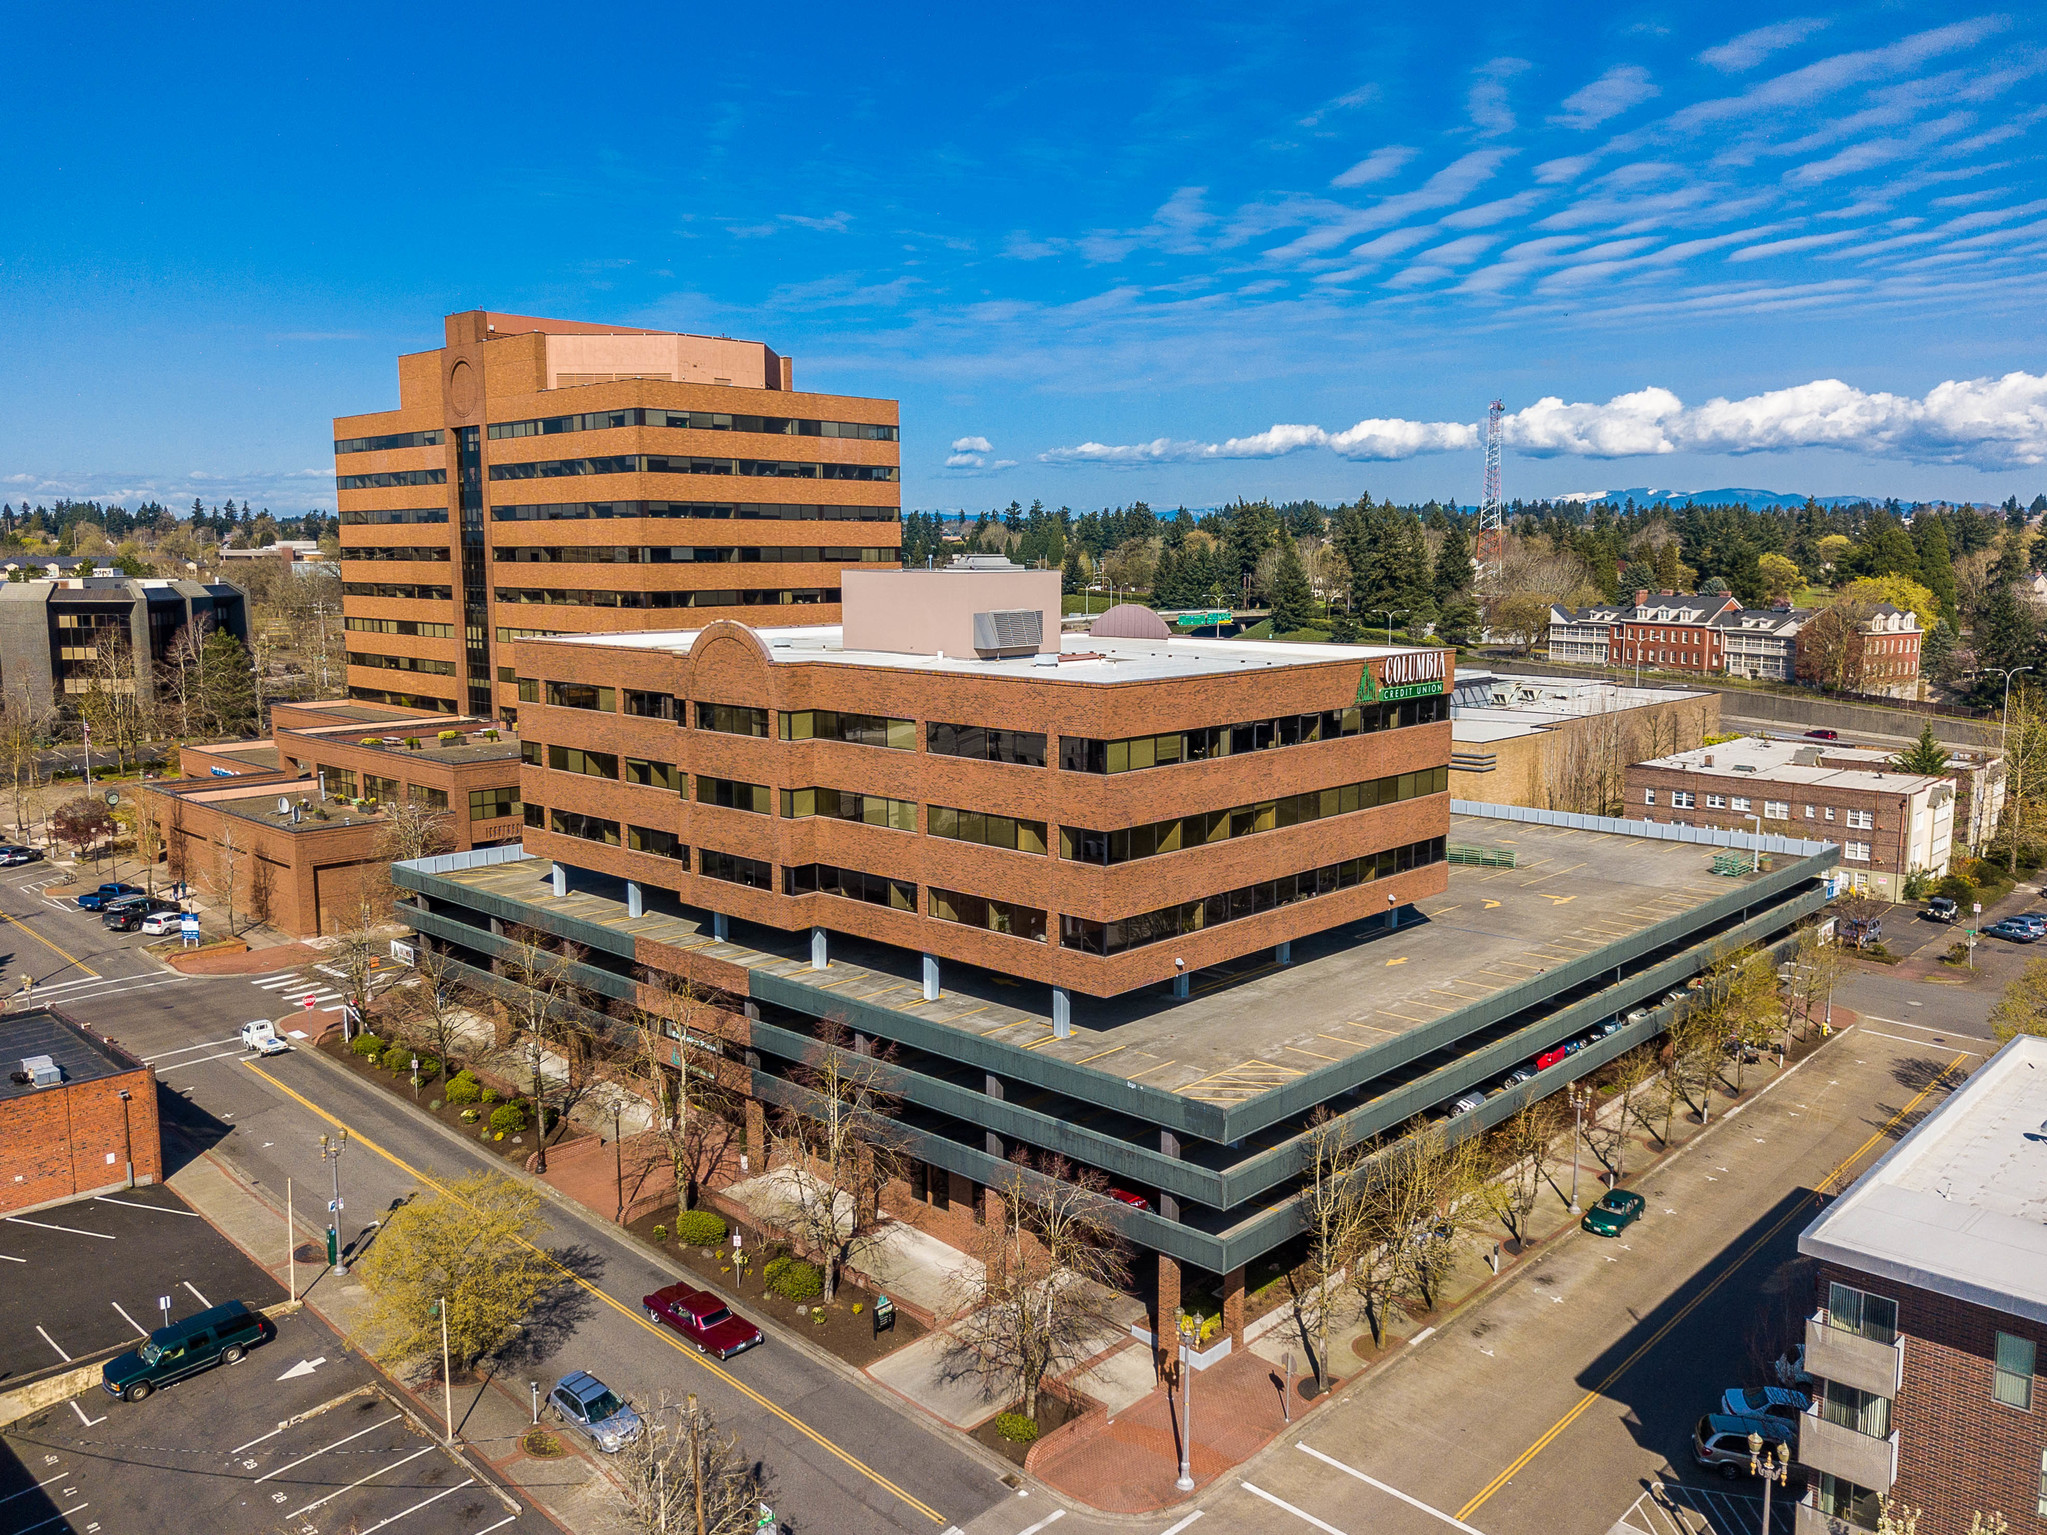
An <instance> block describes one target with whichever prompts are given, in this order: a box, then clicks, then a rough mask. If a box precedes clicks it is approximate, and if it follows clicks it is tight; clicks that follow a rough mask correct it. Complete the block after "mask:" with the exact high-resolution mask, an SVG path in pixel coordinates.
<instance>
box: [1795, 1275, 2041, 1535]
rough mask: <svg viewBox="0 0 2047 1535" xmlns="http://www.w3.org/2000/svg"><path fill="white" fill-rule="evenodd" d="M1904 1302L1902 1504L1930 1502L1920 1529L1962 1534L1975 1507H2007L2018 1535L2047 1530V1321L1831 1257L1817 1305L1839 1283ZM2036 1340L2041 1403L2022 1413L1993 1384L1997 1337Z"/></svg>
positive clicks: (1895, 1414) (1896, 1410) (1899, 1417)
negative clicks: (2046, 1374)
mask: <svg viewBox="0 0 2047 1535" xmlns="http://www.w3.org/2000/svg"><path fill="white" fill-rule="evenodd" d="M1835 1282H1838V1283H1841V1284H1845V1285H1850V1286H1852V1287H1853V1288H1855V1289H1858V1290H1863V1291H1867V1292H1868V1293H1870V1294H1872V1295H1881V1296H1885V1297H1888V1298H1890V1299H1893V1300H1895V1301H1896V1302H1897V1303H1898V1334H1899V1336H1900V1337H1901V1338H1903V1339H1904V1380H1903V1384H1902V1385H1901V1386H1900V1387H1899V1388H1898V1394H1897V1397H1896V1398H1895V1399H1894V1401H1893V1404H1892V1411H1891V1426H1892V1428H1893V1429H1895V1430H1896V1431H1897V1434H1898V1480H1897V1484H1896V1486H1895V1487H1894V1488H1893V1489H1892V1492H1891V1497H1892V1499H1893V1500H1894V1501H1895V1502H1900V1503H1905V1504H1908V1505H1910V1506H1911V1507H1913V1508H1917V1509H1923V1510H1924V1512H1923V1514H1922V1515H1921V1519H1920V1526H1921V1528H1922V1529H1931V1530H1942V1531H1946V1530H1956V1531H1962V1530H1967V1529H1968V1528H1969V1519H1970V1516H1971V1515H1972V1514H1974V1513H1978V1512H1980V1513H1984V1514H1988V1513H1990V1512H1991V1511H1992V1510H1996V1511H1999V1512H2001V1513H2003V1515H2004V1516H2005V1518H2006V1519H2008V1520H2009V1521H2010V1522H2011V1528H2012V1532H2013V1535H2047V1515H2043V1514H2042V1513H2041V1512H2040V1504H2041V1502H2042V1498H2043V1483H2042V1477H2043V1475H2047V1463H2043V1461H2042V1459H2041V1457H2042V1456H2043V1455H2047V1378H2043V1377H2042V1376H2041V1375H2040V1374H2039V1373H2038V1372H2039V1370H2040V1369H2041V1368H2042V1367H2043V1366H2047V1325H2042V1324H2041V1323H2039V1322H2035V1321H2032V1320H2030V1319H2028V1318H2025V1317H2019V1316H2014V1315H2011V1314H2009V1313H2006V1312H2001V1311H1993V1310H1990V1309H1989V1308H1988V1307H1985V1306H1978V1305H1973V1304H1971V1303H1969V1302H1967V1301H1963V1300H1957V1299H1954V1298H1952V1297H1950V1296H1946V1295H1940V1294H1936V1293H1934V1292H1932V1291H1928V1290H1921V1289H1917V1288H1915V1287H1913V1286H1910V1285H1901V1284H1898V1283H1896V1282H1895V1281H1892V1280H1889V1279H1880V1278H1875V1277H1872V1276H1870V1275H1868V1274H1864V1273H1861V1272H1860V1271H1858V1270H1855V1269H1851V1268H1845V1267H1842V1266H1840V1265H1838V1264H1833V1263H1822V1264H1821V1265H1820V1268H1819V1277H1818V1283H1817V1286H1816V1290H1815V1301H1814V1309H1815V1311H1817V1312H1824V1311H1825V1309H1826V1304H1827V1288H1828V1286H1829V1284H1831V1283H1835ZM2000 1332H2003V1333H2011V1334H2014V1335H2016V1336H2019V1337H2024V1338H2028V1339H2031V1340H2032V1342H2033V1344H2034V1347H2035V1350H2036V1362H2035V1365H2034V1370H2035V1372H2036V1373H2035V1375H2034V1379H2033V1403H2032V1408H2031V1410H2030V1411H2024V1412H2022V1411H2020V1410H2019V1409H2018V1408H2015V1407H2008V1406H2006V1405H2004V1404H2003V1403H2002V1402H1999V1401H1998V1400H1997V1399H1996V1398H1995V1396H1994V1395H1993V1394H1992V1391H1991V1383H1992V1374H1993V1361H1994V1359H1995V1357H1996V1354H1995V1348H1996V1335H1997V1334H1998V1333H2000Z"/></svg>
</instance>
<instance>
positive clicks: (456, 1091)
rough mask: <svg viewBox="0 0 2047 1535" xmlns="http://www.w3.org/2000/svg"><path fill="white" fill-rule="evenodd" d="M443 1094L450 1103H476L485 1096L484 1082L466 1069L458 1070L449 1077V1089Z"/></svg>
mask: <svg viewBox="0 0 2047 1535" xmlns="http://www.w3.org/2000/svg"><path fill="white" fill-rule="evenodd" d="M443 1096H445V1097H446V1098H447V1100H448V1102H450V1103H458V1104H466V1103H475V1102H477V1101H478V1100H480V1099H481V1098H482V1097H483V1084H482V1083H481V1082H479V1081H477V1080H476V1078H475V1077H473V1076H471V1075H470V1074H469V1073H468V1072H467V1071H466V1070H464V1071H458V1072H456V1073H455V1075H454V1076H452V1077H450V1078H449V1079H448V1090H447V1092H446V1093H445V1094H444V1095H443Z"/></svg>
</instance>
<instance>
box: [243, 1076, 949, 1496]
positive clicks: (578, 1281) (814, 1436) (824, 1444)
mask: <svg viewBox="0 0 2047 1535" xmlns="http://www.w3.org/2000/svg"><path fill="white" fill-rule="evenodd" d="M242 1064H243V1065H244V1066H246V1067H248V1068H249V1070H251V1071H253V1072H255V1073H256V1075H257V1076H259V1077H261V1078H262V1079H263V1080H264V1081H266V1082H268V1083H269V1084H270V1085H271V1086H272V1087H274V1088H276V1089H277V1090H278V1091H279V1092H281V1093H283V1094H284V1095H285V1096H286V1097H287V1098H290V1099H292V1100H293V1101H295V1102H297V1103H299V1104H301V1105H302V1106H304V1107H305V1108H307V1109H310V1110H311V1111H312V1112H313V1113H315V1114H317V1115H318V1116H319V1117H320V1118H322V1119H324V1120H326V1121H327V1123H329V1124H330V1125H333V1126H335V1127H336V1128H337V1129H341V1130H347V1131H348V1133H349V1135H350V1136H351V1137H352V1138H353V1139H354V1140H356V1141H357V1142H358V1143H360V1144H361V1145H364V1146H367V1147H368V1148H369V1149H370V1150H371V1151H374V1152H375V1153H376V1154H377V1155H378V1156H380V1157H382V1158H383V1159H384V1160H385V1161H387V1162H389V1163H390V1164H391V1165H392V1166H393V1167H396V1168H398V1169H399V1170H400V1171H401V1172H403V1173H405V1175H406V1176H407V1177H410V1178H416V1179H418V1180H419V1181H420V1182H421V1183H423V1184H425V1185H426V1186H427V1187H428V1188H430V1189H432V1190H433V1191H434V1192H435V1193H437V1194H439V1195H441V1196H442V1197H443V1198H448V1197H450V1196H449V1194H448V1191H447V1189H446V1188H444V1187H443V1186H442V1185H441V1184H439V1183H438V1182H436V1181H435V1180H434V1179H433V1178H431V1177H429V1176H428V1175H427V1174H425V1173H423V1172H421V1171H420V1170H419V1169H418V1168H416V1167H414V1166H412V1165H411V1164H410V1163H409V1162H407V1161H405V1160H404V1159H403V1158H402V1157H398V1156H395V1155H393V1154H392V1153H391V1152H388V1151H386V1150H385V1149H384V1148H383V1147H382V1146H379V1145H378V1144H377V1143H376V1142H375V1141H373V1140H371V1139H370V1138H369V1137H368V1136H366V1135H364V1134H363V1133H362V1132H361V1131H359V1130H355V1129H352V1128H351V1127H350V1126H348V1125H346V1124H344V1123H343V1122H342V1121H341V1120H339V1119H337V1118H335V1117H334V1116H333V1115H332V1114H330V1113H328V1112H327V1111H326V1110H325V1109H323V1108H321V1107H320V1106H319V1105H318V1104H317V1103H314V1102H313V1101H312V1100H311V1099H309V1098H307V1097H305V1096H303V1095H302V1094H300V1093H296V1092H294V1091H292V1089H290V1088H289V1087H286V1086H285V1085H284V1084H283V1083H282V1082H280V1081H278V1080H277V1078H275V1077H273V1076H272V1075H271V1074H270V1073H269V1072H267V1071H265V1070H263V1068H262V1067H260V1066H258V1065H257V1064H256V1063H255V1062H253V1061H243V1062H242ZM522 1245H523V1246H525V1247H526V1248H528V1249H529V1250H530V1251H532V1252H536V1253H538V1254H539V1255H540V1256H541V1258H542V1259H543V1260H545V1261H546V1263H547V1264H548V1266H549V1267H551V1268H553V1269H554V1271H555V1272H556V1273H558V1274H560V1275H561V1276H562V1277H563V1278H564V1279H567V1280H569V1281H570V1282H571V1283H573V1284H575V1285H576V1286H577V1287H578V1288H579V1289H582V1290H584V1291H586V1292H588V1293H589V1294H591V1295H593V1296H595V1297H596V1298H597V1299H598V1300H600V1301H602V1302H604V1304H605V1305H607V1306H609V1307H610V1308H611V1309H612V1310H613V1311H616V1312H617V1313H618V1314H619V1315H620V1316H622V1317H624V1318H625V1319H626V1320H627V1321H629V1322H632V1323H634V1324H636V1325H637V1326H639V1327H642V1328H644V1329H645V1330H646V1331H648V1332H650V1333H652V1334H653V1335H654V1336H655V1337H657V1338H659V1339H660V1340H661V1341H662V1342H663V1343H666V1344H667V1345H668V1346H669V1347H670V1348H672V1349H674V1350H675V1351H676V1353H678V1354H680V1355H682V1357H683V1358H685V1359H687V1360H689V1361H690V1363H692V1364H695V1365H697V1366H699V1367H701V1368H703V1369H706V1370H709V1371H710V1372H711V1373H712V1374H713V1375H715V1376H717V1377H718V1379H720V1380H722V1381H724V1382H725V1384H726V1385H728V1386H730V1387H731V1388H732V1389H733V1390H734V1391H737V1392H738V1393H739V1394H740V1395H741V1396H743V1397H745V1398H746V1399H747V1400H748V1401H750V1402H752V1403H754V1404H755V1405H756V1406H758V1407H762V1408H765V1409H766V1410H767V1411H769V1412H771V1413H773V1414H774V1415H775V1416H776V1417H777V1418H780V1419H781V1420H782V1421H783V1422H784V1423H786V1424H788V1425H789V1426H790V1427H791V1428H793V1429H795V1430H796V1431H797V1432H798V1433H800V1434H802V1435H803V1436H804V1437H805V1438H806V1439H808V1440H810V1441H811V1442H812V1443H813V1444H815V1445H817V1446H818V1447H819V1448H820V1449H822V1450H826V1451H828V1452H829V1453H831V1454H832V1455H834V1456H836V1457H838V1459H839V1460H841V1461H843V1462H844V1463H845V1464H846V1465H848V1466H850V1467H852V1468H853V1470H855V1471H857V1472H859V1473H860V1474H861V1475H862V1476H864V1477H866V1478H867V1479H868V1480H869V1481H870V1482H873V1483H874V1484H875V1485H876V1486H877V1487H882V1488H885V1489H886V1490H887V1491H889V1492H891V1493H893V1494H894V1495H895V1496H896V1497H898V1498H900V1499H902V1500H903V1502H905V1503H907V1504H909V1505H910V1507H912V1508H914V1509H916V1510H917V1512H918V1513H920V1514H922V1515H924V1516H925V1517H926V1518H927V1519H929V1520H930V1521H931V1522H932V1523H933V1524H944V1523H945V1522H946V1521H945V1516H944V1515H943V1514H941V1513H939V1512H938V1510H936V1509H935V1508H932V1507H931V1506H930V1505H929V1504H927V1503H923V1502H920V1501H919V1500H918V1499H916V1498H914V1497H912V1496H911V1495H910V1494H909V1493H907V1492H905V1491H904V1490H903V1489H902V1488H900V1487H898V1486H897V1485H896V1484H895V1483H894V1482H892V1481H890V1480H889V1479H888V1478H887V1477H885V1476H883V1475H882V1474H881V1473H880V1472H878V1471H876V1470H875V1469H874V1468H873V1467H872V1466H870V1465H868V1464H867V1463H866V1462H864V1461H862V1460H861V1459H860V1458H859V1457H858V1456H855V1455H853V1454H851V1453H850V1452H848V1451H846V1450H843V1449H841V1448H839V1446H838V1445H836V1444H834V1443H832V1441H831V1440H829V1439H827V1438H825V1437H824V1435H822V1434H820V1433H819V1432H818V1431H817V1430H816V1429H814V1428H812V1427H811V1426H810V1425H809V1424H808V1423H805V1422H804V1421H803V1420H802V1419H800V1418H797V1417H794V1416H792V1415H791V1414H790V1413H788V1412H787V1411H785V1410H784V1409H782V1408H780V1407H778V1406H776V1405H775V1404H774V1403H773V1402H771V1401H769V1400H768V1399H767V1398H766V1397H764V1396H762V1395H761V1394H760V1393H759V1392H758V1391H755V1390H754V1389H753V1388H752V1387H751V1386H749V1385H747V1384H746V1383H745V1382H743V1381H741V1380H740V1379H739V1378H738V1377H737V1376H735V1375H733V1374H732V1373H731V1372H730V1371H728V1370H724V1369H721V1368H720V1367H719V1366H718V1365H717V1364H715V1363H713V1362H712V1361H711V1360H710V1359H707V1358H706V1357H704V1356H703V1355H701V1354H698V1353H695V1352H693V1351H691V1350H689V1349H685V1348H684V1347H683V1346H682V1343H681V1342H680V1340H678V1339H677V1338H675V1337H674V1336H673V1335H672V1334H671V1333H669V1332H668V1331H667V1330H666V1329H664V1328H661V1327H659V1326H656V1325H655V1324H654V1323H653V1322H650V1321H648V1320H647V1318H646V1316H645V1315H644V1314H643V1313H642V1312H640V1311H638V1310H636V1309H634V1308H633V1307H631V1306H628V1305H626V1304H624V1303H623V1302H622V1301H619V1300H617V1299H615V1298H613V1297H612V1296H611V1295H608V1294H607V1293H605V1292H604V1291H603V1290H601V1289H599V1288H598V1287H597V1286H596V1285H594V1284H592V1283H591V1282H590V1281H589V1280H587V1279H585V1278H584V1277H583V1276H582V1275H580V1274H578V1273H576V1272H574V1271H573V1270H571V1269H568V1268H565V1267H563V1266H562V1265H561V1264H560V1263H558V1262H557V1261H556V1260H555V1257H554V1255H553V1254H552V1253H550V1252H548V1251H547V1250H546V1249H545V1248H543V1247H536V1246H535V1245H534V1244H533V1243H531V1242H522Z"/></svg>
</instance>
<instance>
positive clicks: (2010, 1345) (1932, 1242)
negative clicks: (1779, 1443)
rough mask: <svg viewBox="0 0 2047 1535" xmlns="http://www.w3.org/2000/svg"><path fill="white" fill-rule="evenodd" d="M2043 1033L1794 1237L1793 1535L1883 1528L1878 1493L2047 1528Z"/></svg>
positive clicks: (1928, 1525) (2005, 1054)
mask: <svg viewBox="0 0 2047 1535" xmlns="http://www.w3.org/2000/svg"><path fill="white" fill-rule="evenodd" d="M2043 1123H2047V1039H2035V1038H2029V1037H2026V1036H2023V1035H2022V1036H2020V1037H2019V1038H2017V1039H2015V1040H2013V1041H2012V1042H2011V1043H2010V1044H2008V1045H2006V1046H2005V1047H2004V1048H2003V1049H2002V1050H2000V1051H1998V1053H1997V1054H1996V1055H1994V1056H1992V1057H1991V1058H1990V1059H1989V1060H1988V1061H1986V1062H1985V1063H1984V1064H1983V1065H1982V1066H1981V1067H1980V1068H1979V1069H1978V1070H1977V1071H1976V1073H1975V1075H1973V1076H1972V1077H1970V1078H1969V1080H1968V1082H1967V1083H1966V1084H1965V1085H1964V1086H1963V1087H1962V1088H1961V1089H1960V1090H1959V1091H1957V1092H1956V1093H1955V1094H1954V1095H1953V1096H1951V1097H1950V1098H1948V1100H1947V1101H1946V1102H1944V1103H1942V1104H1941V1105H1940V1107H1938V1108H1937V1109H1935V1110H1934V1111H1933V1112H1932V1113H1930V1114H1928V1115H1927V1116H1926V1117H1925V1119H1923V1120H1921V1121H1920V1123H1919V1124H1918V1125H1917V1126H1915V1127H1914V1128H1913V1130H1912V1132H1911V1134H1909V1135H1907V1136H1906V1137H1905V1138H1904V1139H1903V1140H1902V1141H1900V1142H1899V1143H1898V1144H1897V1146H1895V1147H1894V1148H1893V1149H1892V1150H1891V1151H1890V1152H1889V1153H1888V1154H1887V1155H1886V1156H1885V1157H1884V1158H1883V1160H1882V1161H1880V1162H1878V1163H1877V1164H1876V1166H1874V1167H1872V1168H1871V1169H1870V1170H1869V1171H1868V1172H1866V1173H1864V1174H1863V1175H1862V1176H1861V1177H1860V1178H1858V1179H1857V1180H1856V1181H1855V1183H1854V1185H1853V1186H1852V1187H1851V1188H1850V1189H1849V1190H1848V1192H1847V1193H1845V1194H1843V1195H1842V1196H1841V1197H1840V1198H1839V1199H1837V1200H1835V1201H1834V1203H1833V1204H1832V1205H1830V1206H1829V1207H1828V1208H1827V1210H1826V1213H1825V1214H1823V1215H1821V1216H1820V1217H1819V1219H1817V1220H1816V1221H1814V1222H1813V1223H1812V1224H1811V1225H1810V1226H1808V1227H1807V1228H1806V1229H1805V1231H1804V1232H1803V1233H1802V1234H1801V1235H1800V1236H1799V1238H1798V1250H1799V1252H1800V1253H1801V1254H1803V1255H1804V1256H1805V1257H1807V1258H1810V1259H1814V1260H1817V1262H1818V1265H1819V1273H1818V1276H1817V1286H1816V1289H1817V1294H1816V1296H1815V1297H1814V1299H1815V1302H1816V1304H1815V1306H1814V1309H1813V1311H1812V1313H1811V1315H1810V1316H1809V1317H1808V1318H1807V1319H1806V1323H1805V1367H1806V1371H1807V1373H1808V1374H1810V1375H1811V1376H1812V1377H1813V1380H1814V1383H1813V1386H1812V1388H1811V1389H1812V1392H1813V1396H1814V1401H1813V1404H1812V1407H1811V1409H1810V1410H1809V1411H1808V1412H1807V1414H1806V1416H1805V1419H1804V1421H1803V1422H1802V1423H1801V1424H1800V1426H1799V1435H1798V1458H1799V1460H1800V1461H1801V1462H1802V1463H1803V1464H1805V1465H1806V1466H1807V1467H1808V1468H1810V1470H1811V1472H1812V1477H1811V1481H1810V1485H1809V1490H1808V1492H1807V1493H1806V1496H1805V1500H1804V1501H1803V1502H1802V1503H1800V1504H1799V1506H1798V1530H1799V1535H1823V1532H1824V1535H1852V1532H1855V1531H1872V1530H1875V1529H1876V1528H1877V1521H1878V1516H1879V1507H1878V1500H1879V1499H1880V1498H1883V1497H1889V1498H1891V1499H1893V1500H1894V1501H1896V1502H1898V1503H1902V1504H1906V1505H1908V1506H1910V1507H1912V1508H1916V1509H1922V1510H1923V1511H1924V1515H1923V1518H1922V1520H1921V1528H1924V1529H1933V1530H1966V1529H1968V1528H1970V1522H1969V1521H1970V1516H1971V1515H1972V1514H1975V1513H1983V1514H1986V1515H1987V1514H1989V1513H1991V1512H1992V1511H1993V1510H1995V1511H1997V1512H2000V1513H2002V1514H2003V1515H2004V1516H2005V1518H2006V1519H2007V1520H2009V1521H2010V1524H2011V1529H2012V1535H2047V1380H2043V1379H2042V1378H2041V1375H2040V1369H2041V1363H2042V1354H2043V1353H2047V1224H2043V1223H2042V1222H2043V1216H2047V1133H2043V1131H2042V1129H2041V1126H2042V1124H2043Z"/></svg>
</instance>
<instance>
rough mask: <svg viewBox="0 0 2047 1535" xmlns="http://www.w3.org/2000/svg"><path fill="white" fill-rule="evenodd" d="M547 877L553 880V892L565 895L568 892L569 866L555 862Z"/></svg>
mask: <svg viewBox="0 0 2047 1535" xmlns="http://www.w3.org/2000/svg"><path fill="white" fill-rule="evenodd" d="M548 878H549V879H551V880H552V881H553V882H554V893H555V894H556V895H567V894H568V893H569V866H568V865H567V864H565V863H558V864H556V865H555V866H554V868H553V870H552V872H550V874H549V875H548Z"/></svg>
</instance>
